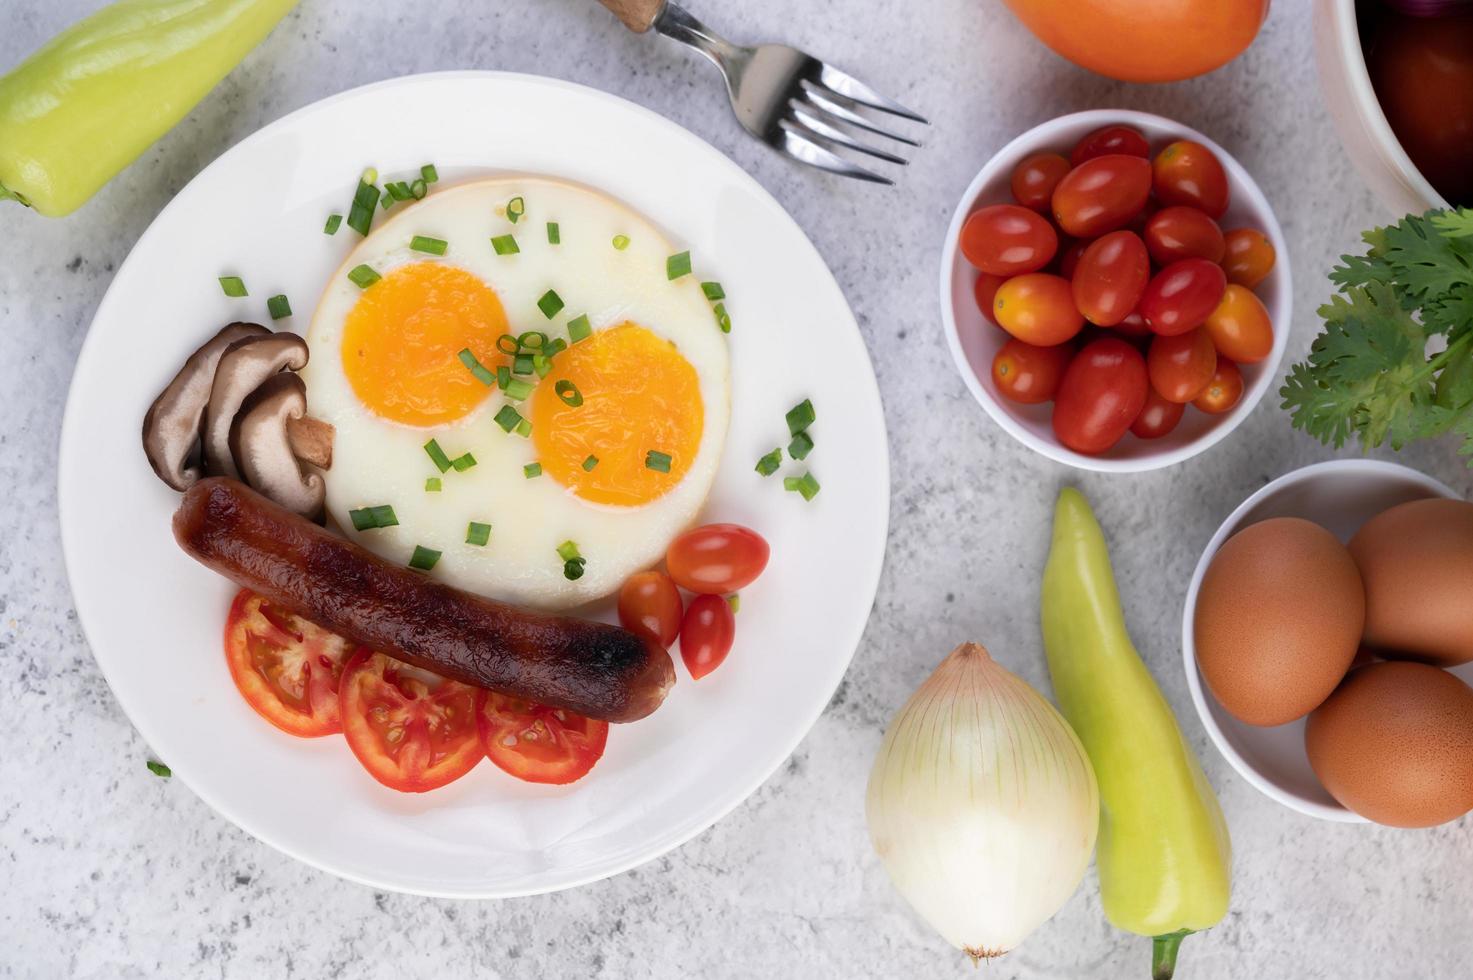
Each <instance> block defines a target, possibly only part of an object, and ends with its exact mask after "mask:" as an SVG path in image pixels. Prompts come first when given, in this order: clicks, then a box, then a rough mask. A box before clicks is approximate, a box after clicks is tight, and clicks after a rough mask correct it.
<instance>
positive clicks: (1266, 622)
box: [1182, 460, 1473, 827]
mask: <svg viewBox="0 0 1473 980" xmlns="http://www.w3.org/2000/svg"><path fill="white" fill-rule="evenodd" d="M1182 650H1183V655H1184V657H1185V661H1186V672H1187V684H1188V686H1189V687H1190V689H1191V693H1192V701H1193V703H1194V704H1195V705H1196V707H1197V713H1198V714H1199V715H1200V716H1201V718H1202V723H1203V725H1205V726H1206V728H1207V732H1208V734H1209V735H1210V736H1211V737H1212V740H1213V742H1215V743H1216V744H1217V748H1218V749H1219V751H1221V752H1222V754H1223V755H1224V756H1226V757H1227V760H1228V762H1230V763H1231V764H1232V765H1233V767H1234V768H1235V769H1237V770H1238V772H1239V773H1241V774H1242V776H1243V778H1245V779H1247V780H1248V782H1250V783H1252V784H1253V785H1254V786H1256V787H1257V788H1258V789H1259V790H1261V791H1262V792H1263V793H1265V794H1266V795H1268V796H1270V797H1272V798H1273V799H1275V800H1277V801H1279V802H1280V803H1282V804H1284V805H1285V806H1287V807H1290V808H1292V809H1294V810H1298V811H1299V812H1301V813H1305V814H1308V815H1309V816H1312V817H1318V818H1320V819H1323V820H1338V821H1342V822H1367V821H1370V822H1375V823H1381V824H1387V825H1390V826H1396V827H1428V826H1433V825H1435V824H1440V823H1446V822H1447V821H1449V820H1455V819H1457V818H1458V817H1461V816H1462V815H1463V814H1465V813H1467V812H1469V811H1470V810H1473V687H1470V686H1469V685H1470V684H1473V503H1469V502H1467V501H1464V500H1462V499H1460V498H1459V497H1458V495H1457V494H1456V493H1454V492H1453V491H1452V490H1451V489H1450V488H1449V487H1447V486H1446V485H1444V484H1442V483H1440V482H1438V481H1437V480H1434V479H1432V478H1431V477H1429V476H1426V475H1424V474H1421V473H1418V472H1417V471H1415V470H1411V469H1408V468H1407V467H1404V466H1399V465H1396V464H1394V463H1385V462H1379V461H1376V460H1336V461H1333V462H1328V463H1318V464H1316V465H1313V466H1307V467H1304V468H1303V469H1299V470H1295V471H1294V472H1292V473H1288V474H1286V475H1284V476H1281V477H1279V478H1278V479H1277V480H1274V481H1273V482H1272V483H1269V484H1268V485H1267V486H1265V487H1263V489H1261V490H1259V491H1258V492H1257V493H1255V494H1253V495H1252V496H1251V497H1249V498H1248V499H1247V500H1245V501H1243V503H1242V504H1241V505H1240V506H1239V507H1238V508H1237V510H1235V511H1233V513H1232V515H1231V516H1229V517H1228V519H1227V520H1226V521H1224V522H1223V524H1222V526H1221V527H1219V528H1218V530H1217V533H1216V534H1214V535H1213V537H1212V540H1211V541H1210V542H1209V543H1208V545H1207V548H1206V550H1205V551H1203V553H1202V557H1201V559H1200V560H1199V561H1198V562H1197V568H1196V572H1195V574H1193V576H1192V584H1191V587H1190V589H1189V590H1188V591H1187V601H1186V610H1185V612H1184V614H1183V620H1182Z"/></svg>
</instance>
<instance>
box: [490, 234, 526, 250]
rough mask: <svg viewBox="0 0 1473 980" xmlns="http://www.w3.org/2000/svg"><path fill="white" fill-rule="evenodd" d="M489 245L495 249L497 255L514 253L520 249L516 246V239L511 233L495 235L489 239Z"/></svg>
mask: <svg viewBox="0 0 1473 980" xmlns="http://www.w3.org/2000/svg"><path fill="white" fill-rule="evenodd" d="M491 247H492V248H494V249H496V254H497V255H516V254H517V253H518V252H520V251H521V249H519V248H517V240H516V237H515V236H513V235H497V236H496V237H495V238H493V239H491Z"/></svg>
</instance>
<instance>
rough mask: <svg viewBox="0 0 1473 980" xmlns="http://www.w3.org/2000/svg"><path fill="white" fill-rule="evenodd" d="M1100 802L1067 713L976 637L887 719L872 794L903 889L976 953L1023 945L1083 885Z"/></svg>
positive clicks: (886, 859) (884, 846)
mask: <svg viewBox="0 0 1473 980" xmlns="http://www.w3.org/2000/svg"><path fill="white" fill-rule="evenodd" d="M1099 807H1100V797H1099V787H1098V785H1097V784H1096V782H1095V774H1094V769H1093V768H1092V767H1091V766H1090V762H1089V757H1088V755H1086V753H1085V751H1084V746H1083V745H1081V744H1080V741H1079V739H1078V737H1076V736H1075V734H1074V731H1073V729H1071V728H1070V727H1069V723H1068V722H1066V721H1065V720H1064V718H1063V716H1062V715H1060V714H1059V713H1058V711H1056V710H1055V709H1054V707H1053V706H1052V705H1051V704H1049V703H1048V702H1047V701H1046V700H1044V699H1043V697H1042V696H1040V695H1039V694H1038V692H1036V691H1035V690H1033V688H1031V687H1029V686H1028V685H1027V684H1026V683H1024V682H1023V681H1022V680H1020V679H1018V678H1017V677H1015V676H1013V675H1012V674H1010V673H1008V672H1007V671H1006V670H1004V669H1003V668H1002V667H1000V666H998V665H997V663H996V662H994V661H993V659H992V658H991V657H990V656H989V655H988V653H987V651H986V650H985V649H983V648H982V647H981V646H978V645H977V644H975V643H965V644H963V645H961V646H959V647H957V648H956V649H955V650H953V651H952V652H951V654H950V656H948V657H947V658H946V659H945V660H943V661H942V662H941V665H940V666H939V667H937V668H936V671H935V673H933V674H932V675H931V676H930V678H928V679H927V681H926V682H925V683H924V684H922V685H921V687H920V688H919V689H918V690H917V691H916V692H915V693H914V694H913V695H911V698H910V700H909V701H907V702H906V703H905V706H904V707H902V708H901V709H900V712H899V713H898V714H897V715H896V716H895V718H894V719H893V720H892V721H891V723H890V727H889V729H888V730H887V731H886V732H885V740H884V743H883V744H882V745H881V746H880V751H879V754H878V756H877V757H876V758H875V765H874V769H873V770H872V772H871V773H870V780H869V790H868V793H867V795H866V800H865V811H866V816H867V818H868V821H869V830H870V838H871V840H872V841H873V843H874V847H875V851H876V852H877V853H878V854H879V856H880V861H881V863H882V864H884V866H885V870H886V871H887V872H888V873H889V875H890V880H891V881H892V882H894V884H895V887H896V889H897V890H898V891H899V892H900V894H901V895H903V896H904V897H905V899H906V901H908V902H909V903H910V905H911V907H912V908H914V909H915V910H916V912H917V913H918V914H919V915H920V916H921V917H922V918H923V919H925V920H926V921H927V922H929V923H930V924H931V925H932V926H933V927H934V928H935V929H936V930H937V931H938V932H939V933H941V935H942V937H943V938H945V939H946V941H947V942H949V943H951V944H952V945H953V946H956V947H957V948H958V949H960V950H962V951H963V952H964V953H966V954H967V955H968V956H970V957H972V959H973V960H974V961H976V960H980V959H990V958H992V957H995V956H1000V955H1002V954H1003V953H1006V952H1007V951H1008V950H1010V949H1013V948H1014V947H1015V946H1017V945H1018V943H1020V942H1022V940H1023V939H1024V938H1025V937H1026V936H1027V935H1028V934H1029V933H1031V932H1032V931H1033V930H1034V929H1036V928H1037V927H1038V926H1040V925H1042V924H1043V923H1044V922H1045V921H1047V920H1048V919H1049V918H1050V917H1051V916H1053V914H1054V913H1055V912H1057V911H1058V910H1059V909H1060V908H1061V907H1062V906H1063V905H1064V903H1065V902H1067V901H1068V900H1069V898H1070V896H1071V895H1073V894H1074V892H1075V891H1076V890H1077V889H1078V887H1079V883H1080V881H1081V880H1082V879H1083V878H1084V872H1085V870H1086V869H1087V868H1088V867H1089V861H1090V856H1091V855H1092V854H1093V852H1094V844H1095V836H1096V834H1097V832H1098V829H1099Z"/></svg>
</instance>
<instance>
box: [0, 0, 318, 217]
mask: <svg viewBox="0 0 1473 980" xmlns="http://www.w3.org/2000/svg"><path fill="white" fill-rule="evenodd" d="M296 4H297V0H119V2H117V3H114V4H112V5H111V6H109V7H105V8H103V9H102V10H100V11H98V12H97V13H95V14H93V15H92V16H91V17H88V18H86V19H85V20H82V21H79V22H77V23H76V24H73V25H72V26H71V27H69V28H67V29H66V30H65V31H63V32H62V33H61V34H59V35H57V36H56V37H55V38H53V39H52V40H51V41H50V43H48V44H46V45H45V46H43V47H42V48H41V49H40V50H39V51H37V52H36V53H35V54H33V55H31V56H30V57H29V58H27V59H26V60H25V61H24V62H22V63H21V64H20V66H19V67H17V68H16V69H15V70H14V71H12V72H11V73H10V74H8V75H6V76H4V77H0V201H4V200H7V199H9V200H15V201H18V202H20V203H21V204H25V205H28V206H30V207H32V208H35V209H36V210H37V211H38V212H40V213H41V214H45V215H52V216H57V215H63V214H68V213H70V212H72V211H74V210H76V209H77V208H78V207H79V206H80V205H81V204H82V203H83V202H85V201H86V200H87V199H88V198H89V197H91V196H92V195H93V194H94V193H96V192H97V189H98V188H100V187H101V186H102V185H103V184H105V183H107V182H108V181H109V180H110V179H112V177H113V175H115V174H116V173H117V172H118V171H120V170H122V169H123V168H124V167H126V166H127V165H128V164H130V163H132V162H133V161H134V160H135V159H137V158H138V156H139V155H140V154H141V153H142V152H143V151H144V150H146V149H147V148H148V147H149V145H150V144H152V143H153V142H154V141H155V140H157V139H158V138H159V137H160V136H162V135H164V133H166V132H168V131H169V129H171V128H172V127H173V126H174V124H175V123H177V122H178V121H179V120H180V119H182V118H184V115H185V114H186V113H187V112H189V110H190V109H192V108H194V106H195V104H196V103H197V102H199V100H200V99H202V98H204V97H205V94H206V93H208V92H209V91H210V89H212V88H214V87H215V85H216V83H217V82H219V81H220V79H222V78H224V77H225V75H226V74H227V73H229V71H230V70H231V69H232V68H234V67H235V66H236V65H237V64H238V63H239V62H240V60H241V59H242V58H244V57H245V56H246V55H247V54H248V53H249V52H250V50H251V49H252V48H254V47H255V46H256V45H257V44H259V43H260V42H261V40H262V39H263V38H264V37H265V36H266V35H267V34H269V33H270V32H271V29H272V28H273V27H275V26H276V24H277V22H278V21H280V20H281V18H282V17H284V16H285V15H286V13H287V11H289V10H291V9H292V7H294V6H296Z"/></svg>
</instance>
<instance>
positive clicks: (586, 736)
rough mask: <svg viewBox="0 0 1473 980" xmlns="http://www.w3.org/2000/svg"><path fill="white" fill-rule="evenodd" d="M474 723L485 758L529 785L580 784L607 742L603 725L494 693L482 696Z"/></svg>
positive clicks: (570, 713)
mask: <svg viewBox="0 0 1473 980" xmlns="http://www.w3.org/2000/svg"><path fill="white" fill-rule="evenodd" d="M478 718H479V724H480V729H481V744H482V746H483V747H484V750H485V753H486V757H487V758H489V759H490V760H491V761H492V762H494V763H496V765H497V766H498V767H499V768H501V769H502V770H504V771H505V772H508V773H510V774H511V775H513V776H515V777H517V778H518V779H524V780H526V781H527V782H529V783H553V784H555V785H559V786H560V785H563V784H565V783H571V782H573V781H575V780H578V779H582V778H583V777H584V776H586V775H588V771H589V770H590V769H592V768H593V766H594V763H596V762H598V760H599V759H601V758H603V754H604V746H605V745H607V744H608V741H609V723H608V722H606V721H595V720H594V719H592V718H585V717H583V716H582V715H578V714H574V713H573V712H571V711H565V710H563V709H562V708H549V707H547V706H546V705H541V704H533V703H532V702H531V701H523V700H522V699H521V698H514V697H510V696H509V695H506V694H497V693H496V692H495V691H488V692H486V699H485V701H484V702H483V703H482V705H481V710H480V711H479V712H478Z"/></svg>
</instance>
